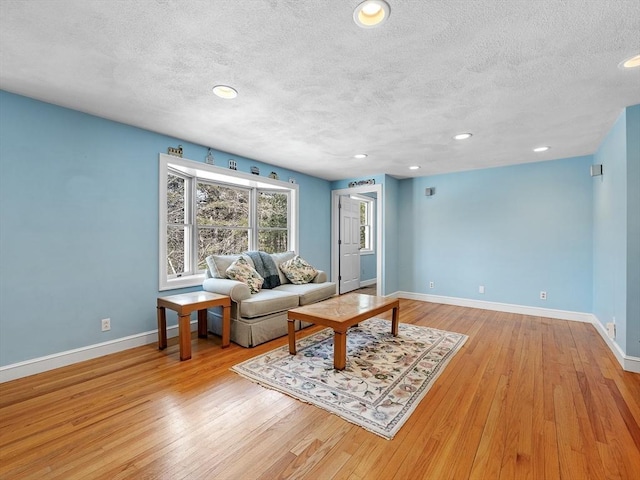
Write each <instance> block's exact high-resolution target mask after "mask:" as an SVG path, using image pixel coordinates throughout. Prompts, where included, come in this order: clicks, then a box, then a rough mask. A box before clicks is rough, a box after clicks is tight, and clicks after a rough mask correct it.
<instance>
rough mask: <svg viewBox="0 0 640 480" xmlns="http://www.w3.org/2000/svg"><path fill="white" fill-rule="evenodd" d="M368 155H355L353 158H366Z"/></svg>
mask: <svg viewBox="0 0 640 480" xmlns="http://www.w3.org/2000/svg"><path fill="white" fill-rule="evenodd" d="M368 156H369V155H367V154H366V153H356V154H355V155H354V156H353V158H367V157H368Z"/></svg>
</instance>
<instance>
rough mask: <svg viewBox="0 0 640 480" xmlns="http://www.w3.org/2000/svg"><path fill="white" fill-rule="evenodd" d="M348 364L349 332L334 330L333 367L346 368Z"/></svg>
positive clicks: (337, 368)
mask: <svg viewBox="0 0 640 480" xmlns="http://www.w3.org/2000/svg"><path fill="white" fill-rule="evenodd" d="M346 364H347V332H336V331H335V330H334V332H333V367H334V368H335V369H336V370H344V367H345V366H346Z"/></svg>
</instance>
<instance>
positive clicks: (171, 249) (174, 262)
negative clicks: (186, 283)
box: [167, 227, 187, 275]
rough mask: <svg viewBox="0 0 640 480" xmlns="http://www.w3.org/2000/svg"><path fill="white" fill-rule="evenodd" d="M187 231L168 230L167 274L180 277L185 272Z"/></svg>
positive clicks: (171, 228) (173, 228) (174, 228)
mask: <svg viewBox="0 0 640 480" xmlns="http://www.w3.org/2000/svg"><path fill="white" fill-rule="evenodd" d="M186 235H187V231H186V229H185V228H184V227H168V228H167V273H168V274H169V275H179V274H182V273H183V272H184V246H185V238H186Z"/></svg>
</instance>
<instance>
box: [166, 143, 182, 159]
mask: <svg viewBox="0 0 640 480" xmlns="http://www.w3.org/2000/svg"><path fill="white" fill-rule="evenodd" d="M167 153H168V154H169V155H173V156H174V157H180V158H182V145H178V148H174V147H169V148H167Z"/></svg>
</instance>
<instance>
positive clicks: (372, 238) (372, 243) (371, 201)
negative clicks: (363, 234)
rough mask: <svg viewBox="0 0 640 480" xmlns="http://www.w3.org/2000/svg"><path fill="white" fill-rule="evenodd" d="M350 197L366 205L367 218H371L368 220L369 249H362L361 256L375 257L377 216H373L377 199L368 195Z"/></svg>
mask: <svg viewBox="0 0 640 480" xmlns="http://www.w3.org/2000/svg"><path fill="white" fill-rule="evenodd" d="M350 197H351V198H352V199H354V200H358V201H360V202H361V203H365V204H366V205H367V216H368V217H369V218H368V220H367V222H368V223H367V224H368V225H369V228H370V232H369V248H366V247H365V248H361V249H360V255H373V254H375V253H376V235H375V232H376V224H375V215H374V214H373V209H374V205H375V204H376V199H375V198H373V197H369V196H367V195H355V194H354V195H350Z"/></svg>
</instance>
